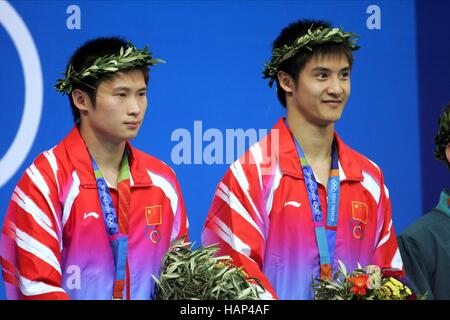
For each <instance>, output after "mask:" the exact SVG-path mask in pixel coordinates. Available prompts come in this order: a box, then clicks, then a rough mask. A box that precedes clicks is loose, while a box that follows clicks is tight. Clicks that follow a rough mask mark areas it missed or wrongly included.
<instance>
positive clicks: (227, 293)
mask: <svg viewBox="0 0 450 320" xmlns="http://www.w3.org/2000/svg"><path fill="white" fill-rule="evenodd" d="M192 247H193V244H192V243H190V242H184V239H180V240H178V241H177V242H175V243H174V244H173V245H172V247H171V248H170V250H169V251H168V252H167V254H166V255H165V256H164V258H163V260H162V262H161V272H160V277H159V279H157V278H156V277H155V276H154V275H152V277H153V279H154V280H155V283H156V284H155V291H154V296H153V298H154V299H157V300H257V299H259V292H262V291H264V288H263V287H262V285H261V283H260V282H259V280H258V279H255V278H249V277H248V276H247V274H246V273H245V272H244V271H243V269H242V268H238V267H236V266H234V265H233V264H232V263H231V258H230V257H229V256H220V257H216V256H215V253H216V252H217V251H218V250H219V248H218V247H217V246H215V245H210V246H207V247H199V248H197V249H195V250H193V249H192ZM258 287H259V288H258Z"/></svg>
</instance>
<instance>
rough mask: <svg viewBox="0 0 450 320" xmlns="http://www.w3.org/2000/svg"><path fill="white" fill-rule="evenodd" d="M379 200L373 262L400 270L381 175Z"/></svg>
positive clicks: (387, 199) (389, 208) (389, 209)
mask: <svg viewBox="0 0 450 320" xmlns="http://www.w3.org/2000/svg"><path fill="white" fill-rule="evenodd" d="M380 185H381V188H380V200H379V204H378V226H377V230H379V232H378V236H377V237H376V239H377V242H376V244H375V252H374V256H373V260H374V261H373V263H374V264H376V265H378V266H379V267H380V268H386V269H395V270H402V271H403V272H404V269H403V262H402V258H401V256H400V251H399V249H398V244H397V237H396V235H395V229H394V225H393V221H392V210H391V201H390V199H389V191H388V189H387V187H386V186H385V185H384V179H383V176H382V175H381V183H380Z"/></svg>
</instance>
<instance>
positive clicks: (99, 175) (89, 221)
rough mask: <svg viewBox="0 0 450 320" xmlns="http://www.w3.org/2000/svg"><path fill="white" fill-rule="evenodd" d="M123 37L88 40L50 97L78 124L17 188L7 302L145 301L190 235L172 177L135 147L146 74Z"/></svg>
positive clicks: (4, 247) (7, 225) (4, 248)
mask: <svg viewBox="0 0 450 320" xmlns="http://www.w3.org/2000/svg"><path fill="white" fill-rule="evenodd" d="M157 62H160V60H159V59H152V56H151V52H149V51H148V50H147V48H145V49H144V50H139V49H137V48H136V47H134V46H133V45H132V44H131V43H129V42H128V43H127V41H125V40H123V39H121V38H98V39H95V40H92V41H89V42H87V43H86V44H84V45H83V46H82V47H80V48H79V49H78V50H77V51H76V52H75V53H74V55H73V56H72V58H71V59H70V61H69V64H68V66H67V69H66V77H65V79H61V80H59V81H58V83H57V85H56V89H57V90H58V91H59V92H62V93H65V94H67V95H68V96H69V100H70V104H71V107H72V112H73V115H74V120H75V126H74V128H73V129H72V131H71V132H70V133H69V134H68V135H67V136H66V137H65V138H64V139H63V140H62V141H61V142H60V143H59V144H58V145H57V146H55V147H54V148H52V149H50V150H48V151H45V152H43V153H42V154H41V155H39V156H38V157H37V158H36V159H35V161H34V162H33V163H32V164H31V165H30V167H29V168H28V169H27V170H26V172H25V173H24V175H23V176H22V178H21V179H20V181H19V183H18V184H17V187H16V188H15V190H14V193H13V195H12V199H11V202H10V205H9V207H8V212H7V214H6V218H5V222H4V226H3V231H2V238H1V256H2V259H1V262H2V271H3V278H4V280H5V285H6V294H7V297H8V299H111V298H114V299H150V298H151V297H152V293H153V286H154V283H153V281H152V277H151V275H152V274H154V275H158V274H159V268H160V262H161V258H162V257H163V255H164V254H165V253H166V251H167V249H168V248H169V245H170V243H171V241H172V240H175V239H177V238H180V237H182V236H185V235H187V219H186V213H185V208H184V203H183V198H182V195H181V190H180V187H179V185H178V182H177V179H176V177H175V174H174V172H173V171H172V170H171V169H170V168H169V167H168V166H167V165H166V164H164V163H163V162H161V161H160V160H158V159H156V158H154V157H152V156H150V155H148V154H146V153H144V152H142V151H140V150H138V149H136V148H134V147H132V146H131V144H130V143H129V140H131V139H133V138H135V137H136V136H137V134H138V132H139V129H140V128H141V125H142V123H143V121H144V115H145V111H146V108H147V82H148V67H149V66H152V65H155V64H156V63H157Z"/></svg>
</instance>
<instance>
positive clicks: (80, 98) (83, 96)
mask: <svg viewBox="0 0 450 320" xmlns="http://www.w3.org/2000/svg"><path fill="white" fill-rule="evenodd" d="M71 95H72V100H73V104H74V105H75V107H77V108H78V109H79V110H80V113H81V112H83V111H84V112H86V111H88V110H89V109H91V106H92V102H91V98H89V95H88V94H87V93H86V92H84V91H82V90H80V89H74V90H73V91H72V93H71Z"/></svg>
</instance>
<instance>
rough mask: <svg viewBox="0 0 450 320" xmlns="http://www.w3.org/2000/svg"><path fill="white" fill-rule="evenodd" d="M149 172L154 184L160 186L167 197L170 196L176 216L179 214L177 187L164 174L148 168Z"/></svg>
mask: <svg viewBox="0 0 450 320" xmlns="http://www.w3.org/2000/svg"><path fill="white" fill-rule="evenodd" d="M147 173H148V175H149V176H150V179H151V180H152V182H153V184H154V185H155V186H157V187H158V188H160V189H161V190H162V191H163V192H164V194H165V195H166V197H167V198H169V200H170V205H171V207H172V212H173V215H174V216H175V215H176V214H177V209H178V195H177V192H176V191H175V188H174V187H173V186H172V185H171V184H170V182H169V181H168V180H167V179H165V178H164V177H163V176H161V175H158V174H156V173H154V172H151V171H150V170H147Z"/></svg>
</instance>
